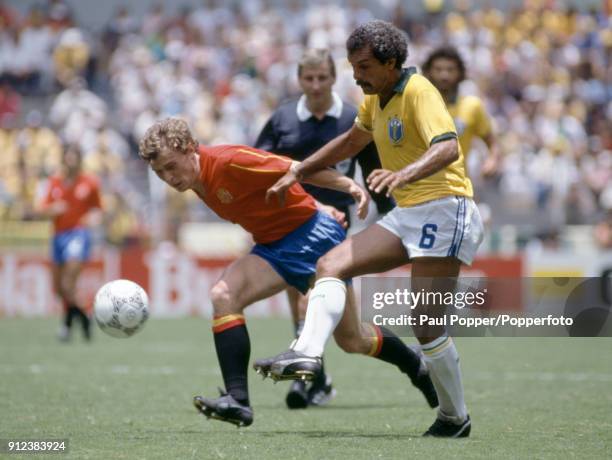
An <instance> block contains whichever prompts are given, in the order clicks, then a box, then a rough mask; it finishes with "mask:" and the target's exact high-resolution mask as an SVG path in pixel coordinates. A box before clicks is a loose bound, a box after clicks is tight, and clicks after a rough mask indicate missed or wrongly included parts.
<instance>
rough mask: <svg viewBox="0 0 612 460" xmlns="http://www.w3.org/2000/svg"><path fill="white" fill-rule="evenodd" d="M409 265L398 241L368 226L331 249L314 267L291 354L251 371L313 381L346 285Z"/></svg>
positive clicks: (338, 315)
mask: <svg viewBox="0 0 612 460" xmlns="http://www.w3.org/2000/svg"><path fill="white" fill-rule="evenodd" d="M407 261H408V258H407V254H406V250H405V249H404V247H403V245H402V241H401V239H399V238H398V237H397V236H396V235H395V234H393V233H392V232H390V231H388V230H386V229H385V228H383V227H381V226H379V225H371V226H370V227H368V228H366V229H365V230H363V231H362V232H360V233H358V234H356V235H354V236H351V237H350V238H348V239H346V240H345V241H343V242H342V243H340V244H339V245H337V246H335V247H334V248H333V249H331V250H330V251H329V252H327V253H326V254H325V255H323V256H322V257H320V258H319V260H318V262H317V281H316V282H315V285H314V288H313V289H312V290H311V292H310V296H309V299H308V309H307V311H306V321H305V324H304V329H303V330H302V334H301V335H300V337H299V339H298V340H297V342H296V343H295V344H294V345H293V347H292V349H291V350H289V351H286V352H283V353H281V354H279V355H276V356H273V357H271V358H264V359H260V360H257V361H256V362H255V369H256V370H257V371H258V372H261V373H263V374H264V375H270V376H271V377H272V378H274V379H275V380H284V379H297V378H312V377H313V376H314V375H316V373H317V372H318V369H320V366H321V359H320V357H321V355H322V354H323V349H324V348H325V343H326V342H327V340H328V339H329V337H330V336H331V334H332V333H333V331H334V329H335V328H336V326H337V325H338V323H339V322H340V320H341V318H342V316H343V314H344V307H345V301H346V285H345V283H344V281H342V280H344V279H348V278H350V277H352V276H357V275H361V274H363V273H374V272H380V271H386V270H390V269H391V268H394V267H397V266H398V265H401V264H403V263H406V262H407Z"/></svg>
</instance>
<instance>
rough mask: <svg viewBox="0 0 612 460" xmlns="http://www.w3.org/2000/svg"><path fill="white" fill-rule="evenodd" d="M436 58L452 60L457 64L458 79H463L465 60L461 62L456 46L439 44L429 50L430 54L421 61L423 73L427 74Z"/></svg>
mask: <svg viewBox="0 0 612 460" xmlns="http://www.w3.org/2000/svg"><path fill="white" fill-rule="evenodd" d="M438 59H448V60H450V61H454V62H455V63H456V64H457V68H458V69H459V81H460V82H461V81H463V80H465V74H466V70H465V62H463V59H462V58H461V54H459V51H457V48H455V47H454V46H451V45H446V46H441V47H440V48H437V49H435V50H433V51H432V52H431V54H430V55H429V56H428V57H427V59H426V60H425V62H424V63H423V73H424V74H425V76H428V75H429V72H430V71H431V67H432V66H433V64H434V62H436V60H438Z"/></svg>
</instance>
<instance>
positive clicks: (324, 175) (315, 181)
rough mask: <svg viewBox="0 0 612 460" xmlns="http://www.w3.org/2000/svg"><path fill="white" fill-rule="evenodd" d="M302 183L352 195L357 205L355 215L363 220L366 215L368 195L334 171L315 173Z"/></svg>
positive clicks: (349, 179) (368, 202)
mask: <svg viewBox="0 0 612 460" xmlns="http://www.w3.org/2000/svg"><path fill="white" fill-rule="evenodd" d="M303 182H306V183H308V184H312V185H316V186H317V187H323V188H329V189H332V190H338V191H339V192H344V193H348V194H350V195H352V197H353V199H354V200H355V203H357V215H358V216H359V218H360V219H365V217H366V216H367V215H368V208H369V205H370V195H369V194H368V192H367V191H365V190H364V189H363V188H362V187H360V186H359V185H358V184H357V183H356V182H355V181H354V180H353V179H351V178H350V177H347V176H343V175H342V174H340V173H339V172H338V171H336V170H335V169H324V170H322V171H317V172H316V173H314V174H311V175H309V176H308V177H307V178H306V179H304V180H303Z"/></svg>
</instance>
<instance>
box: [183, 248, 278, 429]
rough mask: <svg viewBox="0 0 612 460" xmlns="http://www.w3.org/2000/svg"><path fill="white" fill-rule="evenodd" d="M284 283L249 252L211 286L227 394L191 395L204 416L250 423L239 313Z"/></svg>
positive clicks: (245, 338)
mask: <svg viewBox="0 0 612 460" xmlns="http://www.w3.org/2000/svg"><path fill="white" fill-rule="evenodd" d="M286 286H287V284H286V282H285V281H284V280H283V278H282V277H281V276H280V275H279V274H278V273H277V272H276V271H275V270H274V269H273V268H272V267H271V266H270V265H269V264H268V262H266V261H265V260H263V259H262V258H260V257H259V256H256V255H253V254H249V255H246V256H243V257H241V258H240V259H238V260H236V261H234V262H233V263H232V264H230V265H229V266H228V267H227V269H226V270H225V271H224V272H223V274H222V275H221V277H220V279H219V280H218V281H217V282H216V283H215V284H214V286H213V287H212V288H211V291H210V297H211V300H212V304H213V312H214V319H213V334H214V341H215V349H216V352H217V358H218V360H219V366H220V367H221V374H222V376H223V381H224V384H225V390H226V392H227V394H222V395H221V398H218V399H208V398H202V397H200V396H196V397H195V398H194V404H195V405H196V407H197V408H198V409H199V410H200V411H201V412H202V413H204V414H205V415H206V416H209V417H213V418H217V419H220V420H224V421H228V422H230V423H234V424H236V425H239V426H246V425H250V424H251V423H252V421H253V415H252V410H251V409H250V407H249V406H250V402H249V392H248V378H247V377H248V373H247V370H248V364H249V359H250V353H251V342H250V339H249V334H248V330H247V327H246V322H245V320H244V316H243V315H242V313H243V310H244V309H245V308H246V307H247V306H248V305H250V304H252V303H254V302H257V301H258V300H261V299H265V298H267V297H270V296H271V295H274V294H276V293H277V292H280V291H281V290H282V289H284V288H285V287H286Z"/></svg>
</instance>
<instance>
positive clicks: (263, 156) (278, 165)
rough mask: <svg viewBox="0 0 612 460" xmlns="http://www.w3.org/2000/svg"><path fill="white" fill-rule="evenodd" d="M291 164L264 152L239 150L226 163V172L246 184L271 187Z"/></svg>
mask: <svg viewBox="0 0 612 460" xmlns="http://www.w3.org/2000/svg"><path fill="white" fill-rule="evenodd" d="M291 162H292V160H291V159H290V158H287V157H283V156H279V155H274V154H272V153H269V152H266V151H264V150H259V149H250V148H239V149H236V151H235V153H234V154H233V155H232V156H231V158H230V159H229V161H228V162H227V165H226V171H227V172H229V173H230V174H232V176H233V177H235V178H239V179H244V181H245V182H247V183H249V182H250V183H257V184H259V185H266V184H268V185H273V184H274V183H275V182H276V181H277V180H278V179H279V178H280V177H282V176H283V175H284V174H285V173H286V172H287V171H288V170H289V167H290V166H291Z"/></svg>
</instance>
